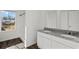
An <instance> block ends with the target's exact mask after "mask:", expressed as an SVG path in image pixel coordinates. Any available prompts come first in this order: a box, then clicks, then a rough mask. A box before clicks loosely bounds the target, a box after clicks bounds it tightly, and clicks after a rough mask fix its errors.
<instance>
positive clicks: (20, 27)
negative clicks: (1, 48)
mask: <svg viewBox="0 0 79 59" xmlns="http://www.w3.org/2000/svg"><path fill="white" fill-rule="evenodd" d="M21 12H23V11H16V30H15V31H11V32H0V41H5V40H9V39H13V38H17V37H21V38H22V40H23V41H24V28H25V27H24V25H25V23H24V22H25V19H24V18H23V17H20V16H19V14H20V13H21Z"/></svg>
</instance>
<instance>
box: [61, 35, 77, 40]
mask: <svg viewBox="0 0 79 59" xmlns="http://www.w3.org/2000/svg"><path fill="white" fill-rule="evenodd" d="M62 36H64V37H69V38H74V39H76V38H77V37H75V36H71V35H66V34H62Z"/></svg>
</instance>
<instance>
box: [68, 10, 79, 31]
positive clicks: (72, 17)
mask: <svg viewBox="0 0 79 59" xmlns="http://www.w3.org/2000/svg"><path fill="white" fill-rule="evenodd" d="M69 30H74V31H79V11H70V12H69Z"/></svg>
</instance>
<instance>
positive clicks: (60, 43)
mask: <svg viewBox="0 0 79 59" xmlns="http://www.w3.org/2000/svg"><path fill="white" fill-rule="evenodd" d="M61 39H62V40H64V39H63V38H60V37H55V36H53V38H52V39H51V41H52V49H70V47H69V46H67V45H66V44H64V41H61ZM59 40H60V41H59Z"/></svg>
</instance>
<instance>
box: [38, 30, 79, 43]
mask: <svg viewBox="0 0 79 59" xmlns="http://www.w3.org/2000/svg"><path fill="white" fill-rule="evenodd" d="M38 31H39V32H42V33H46V34H49V35H54V36H57V37H61V38H64V39H66V40H70V41H74V42H77V43H79V35H75V36H73V37H76V38H75V39H74V38H72V37H71V38H70V37H65V36H63V35H67V34H65V33H63V32H64V31H61V32H60V31H57V30H56V31H50V30H49V31H48V30H38ZM71 36H72V35H71Z"/></svg>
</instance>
